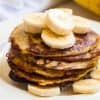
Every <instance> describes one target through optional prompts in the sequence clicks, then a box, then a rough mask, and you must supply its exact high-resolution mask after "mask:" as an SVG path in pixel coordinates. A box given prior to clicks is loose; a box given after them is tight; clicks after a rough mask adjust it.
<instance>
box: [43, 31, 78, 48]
mask: <svg viewBox="0 0 100 100" xmlns="http://www.w3.org/2000/svg"><path fill="white" fill-rule="evenodd" d="M41 38H42V40H43V42H44V43H45V44H46V45H48V46H49V47H51V48H57V49H65V48H70V47H72V46H73V45H74V43H75V41H76V40H75V37H74V35H73V33H72V32H70V34H68V35H65V36H59V35H56V34H55V33H53V32H52V31H50V30H49V29H44V30H43V31H42V34H41Z"/></svg>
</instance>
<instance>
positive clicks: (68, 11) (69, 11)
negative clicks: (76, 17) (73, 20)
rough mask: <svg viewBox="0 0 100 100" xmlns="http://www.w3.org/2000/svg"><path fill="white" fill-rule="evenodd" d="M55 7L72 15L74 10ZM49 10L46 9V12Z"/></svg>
mask: <svg viewBox="0 0 100 100" xmlns="http://www.w3.org/2000/svg"><path fill="white" fill-rule="evenodd" d="M54 9H60V10H62V11H64V12H65V13H69V14H71V15H72V13H73V11H72V9H70V8H54ZM48 11H49V10H46V11H45V12H46V13H47V12H48Z"/></svg>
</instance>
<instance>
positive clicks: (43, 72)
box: [8, 24, 100, 86]
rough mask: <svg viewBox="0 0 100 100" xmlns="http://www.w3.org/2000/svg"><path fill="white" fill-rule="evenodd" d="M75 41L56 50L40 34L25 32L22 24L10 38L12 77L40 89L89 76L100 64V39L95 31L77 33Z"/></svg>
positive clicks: (9, 57)
mask: <svg viewBox="0 0 100 100" xmlns="http://www.w3.org/2000/svg"><path fill="white" fill-rule="evenodd" d="M75 38H76V43H75V44H74V45H73V46H72V47H71V48H67V49H63V50H61V49H54V48H50V47H48V46H47V45H45V44H44V43H43V42H42V39H41V38H40V34H31V33H26V32H24V27H23V24H21V25H18V26H17V27H16V28H15V29H14V30H13V32H12V34H11V37H10V42H11V48H10V51H9V53H8V63H9V65H10V68H11V72H10V74H9V75H10V77H11V78H12V79H13V80H17V81H20V82H27V83H32V84H36V85H39V86H53V85H61V84H63V83H68V82H74V81H77V80H79V79H81V78H84V77H86V76H87V74H88V73H89V72H91V71H92V70H93V69H94V68H95V66H96V63H97V61H98V55H99V54H100V46H99V45H100V44H99V38H98V35H97V34H96V33H95V32H93V31H90V32H88V33H87V34H80V35H79V34H75Z"/></svg>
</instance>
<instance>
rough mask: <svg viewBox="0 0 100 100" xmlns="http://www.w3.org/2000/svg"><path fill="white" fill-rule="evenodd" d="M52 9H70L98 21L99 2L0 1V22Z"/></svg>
mask: <svg viewBox="0 0 100 100" xmlns="http://www.w3.org/2000/svg"><path fill="white" fill-rule="evenodd" d="M52 7H67V8H71V9H73V11H74V13H75V14H76V15H80V16H83V17H87V18H89V19H93V20H96V21H100V0H0V21H4V20H7V19H11V18H17V17H20V16H22V15H24V14H26V13H29V12H39V11H44V10H46V9H48V8H52Z"/></svg>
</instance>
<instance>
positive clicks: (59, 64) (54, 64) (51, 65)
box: [8, 53, 98, 70]
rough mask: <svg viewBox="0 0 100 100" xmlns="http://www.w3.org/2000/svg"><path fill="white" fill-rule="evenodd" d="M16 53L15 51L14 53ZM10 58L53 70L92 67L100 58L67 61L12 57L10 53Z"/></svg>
mask: <svg viewBox="0 0 100 100" xmlns="http://www.w3.org/2000/svg"><path fill="white" fill-rule="evenodd" d="M13 55H14V53H13ZM8 58H9V59H12V61H14V60H15V61H14V63H15V62H18V63H19V61H20V60H21V59H22V60H21V61H20V62H23V64H22V65H24V63H26V62H27V63H31V64H33V65H37V66H39V67H41V68H46V69H52V70H75V69H85V68H88V67H90V65H93V64H95V63H96V62H97V59H98V58H94V59H91V60H86V61H77V62H66V61H54V60H49V59H42V58H36V57H32V59H30V58H28V57H23V56H20V55H14V56H13V57H12V58H11V56H10V54H9V55H8Z"/></svg>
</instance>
